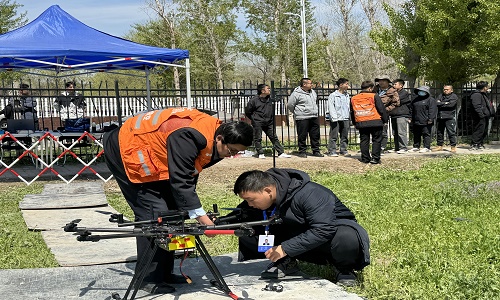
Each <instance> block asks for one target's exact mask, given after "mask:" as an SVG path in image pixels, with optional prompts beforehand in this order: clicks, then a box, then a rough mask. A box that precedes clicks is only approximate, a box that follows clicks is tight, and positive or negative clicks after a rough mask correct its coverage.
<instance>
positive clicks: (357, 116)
mask: <svg viewBox="0 0 500 300" xmlns="http://www.w3.org/2000/svg"><path fill="white" fill-rule="evenodd" d="M351 104H352V110H353V112H354V120H355V121H356V123H360V122H366V121H376V120H382V117H381V116H380V114H379V113H378V111H377V108H376V107H375V94H373V93H359V94H357V95H356V96H353V97H352V98H351Z"/></svg>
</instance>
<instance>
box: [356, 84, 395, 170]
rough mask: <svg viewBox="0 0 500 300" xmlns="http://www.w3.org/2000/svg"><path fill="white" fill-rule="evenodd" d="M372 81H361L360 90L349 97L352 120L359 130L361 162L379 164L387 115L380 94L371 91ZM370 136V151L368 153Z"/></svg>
mask: <svg viewBox="0 0 500 300" xmlns="http://www.w3.org/2000/svg"><path fill="white" fill-rule="evenodd" d="M373 87H374V84H373V81H369V80H368V81H363V83H361V89H362V90H361V92H360V93H359V94H357V95H356V96H354V97H352V98H351V113H352V120H354V125H355V126H356V129H358V130H359V140H360V142H359V148H360V150H361V162H362V163H366V164H367V163H371V164H379V163H380V154H381V149H382V146H381V142H382V130H383V127H384V124H387V121H388V115H387V111H386V109H385V106H384V103H383V102H382V99H380V96H379V95H377V94H375V93H373ZM370 136H371V138H372V153H371V155H370Z"/></svg>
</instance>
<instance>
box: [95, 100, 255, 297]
mask: <svg viewBox="0 0 500 300" xmlns="http://www.w3.org/2000/svg"><path fill="white" fill-rule="evenodd" d="M252 140H253V128H252V126H251V125H249V124H247V123H244V122H233V123H222V121H220V120H218V119H216V118H214V117H212V116H209V115H207V114H205V113H202V112H200V111H198V110H196V109H187V108H169V109H163V110H154V111H149V112H146V113H142V114H139V115H137V116H135V117H132V118H130V119H128V120H127V121H125V123H123V126H121V127H120V128H117V129H115V130H113V131H111V132H108V133H106V135H105V136H104V142H103V144H104V150H105V152H104V156H105V158H106V164H107V165H108V168H109V170H110V171H111V172H112V173H113V176H114V177H115V179H116V181H117V183H118V185H119V187H120V189H121V191H122V193H123V195H124V197H125V199H126V200H127V203H128V204H129V205H130V207H131V208H132V210H133V211H134V215H135V221H145V220H151V219H155V218H157V217H158V216H159V215H160V214H161V213H164V212H166V211H169V210H181V211H187V212H188V214H189V217H190V218H191V219H196V220H197V221H198V222H199V223H201V224H206V225H213V222H212V220H210V219H209V217H207V215H206V213H205V211H204V210H203V208H202V205H201V202H200V199H199V198H198V195H197V194H196V183H197V181H198V175H199V173H200V172H201V171H202V169H204V168H208V167H210V166H212V165H213V164H215V163H217V162H219V161H221V160H222V159H223V158H224V157H229V156H233V155H235V154H236V153H238V152H239V151H244V150H245V149H246V148H247V147H248V146H250V145H252ZM153 246H154V240H153V239H152V238H146V237H138V238H137V258H138V259H141V258H142V257H143V255H144V253H145V252H146V251H147V249H148V247H153ZM173 265H174V253H173V252H169V251H165V250H163V249H158V250H157V251H156V254H155V256H154V258H153V261H152V262H151V264H150V265H149V267H148V269H147V270H146V276H145V278H144V282H143V285H141V287H140V288H141V289H143V290H145V291H147V292H149V293H152V294H166V293H172V292H174V291H175V288H174V287H172V286H170V285H168V283H186V279H185V278H184V277H183V276H180V275H176V274H173V273H172V270H173ZM138 271H140V270H137V269H136V272H138Z"/></svg>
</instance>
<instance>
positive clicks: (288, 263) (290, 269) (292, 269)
mask: <svg viewBox="0 0 500 300" xmlns="http://www.w3.org/2000/svg"><path fill="white" fill-rule="evenodd" d="M298 271H299V264H298V263H297V260H296V259H295V258H291V257H289V256H285V257H284V258H282V259H279V260H278V261H276V262H274V263H271V264H270V265H269V266H268V268H267V270H265V271H263V272H262V273H260V277H261V278H262V279H278V278H283V277H285V276H287V275H292V274H294V273H297V272H298Z"/></svg>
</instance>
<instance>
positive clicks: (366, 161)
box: [359, 159, 370, 164]
mask: <svg viewBox="0 0 500 300" xmlns="http://www.w3.org/2000/svg"><path fill="white" fill-rule="evenodd" d="M359 161H360V162H362V163H364V164H369V163H370V161H369V160H362V159H360V160H359Z"/></svg>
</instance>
